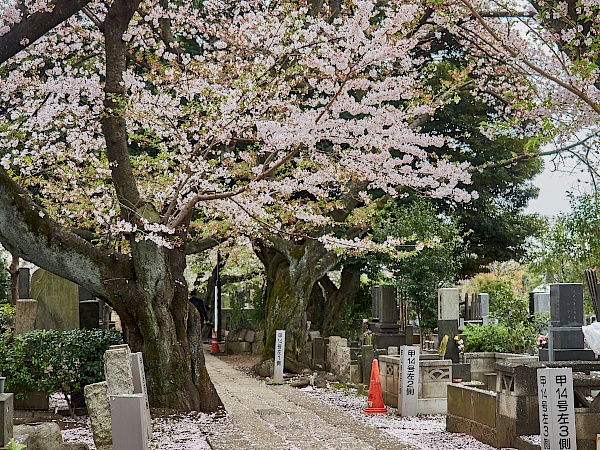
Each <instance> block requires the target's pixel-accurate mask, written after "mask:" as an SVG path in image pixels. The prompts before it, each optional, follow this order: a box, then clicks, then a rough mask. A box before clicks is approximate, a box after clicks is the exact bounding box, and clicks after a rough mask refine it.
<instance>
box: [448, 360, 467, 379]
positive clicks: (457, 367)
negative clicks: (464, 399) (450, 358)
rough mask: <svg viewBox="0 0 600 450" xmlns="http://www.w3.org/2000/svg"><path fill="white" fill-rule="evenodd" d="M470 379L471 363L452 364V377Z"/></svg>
mask: <svg viewBox="0 0 600 450" xmlns="http://www.w3.org/2000/svg"><path fill="white" fill-rule="evenodd" d="M457 378H458V379H461V380H462V381H471V364H469V363H464V364H452V379H457Z"/></svg>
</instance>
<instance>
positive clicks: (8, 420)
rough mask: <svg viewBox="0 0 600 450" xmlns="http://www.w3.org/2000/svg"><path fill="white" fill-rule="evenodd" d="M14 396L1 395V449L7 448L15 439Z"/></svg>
mask: <svg viewBox="0 0 600 450" xmlns="http://www.w3.org/2000/svg"><path fill="white" fill-rule="evenodd" d="M13 405H14V395H13V394H0V447H5V446H6V445H8V442H9V441H10V440H11V439H12V437H13V412H14V406H13Z"/></svg>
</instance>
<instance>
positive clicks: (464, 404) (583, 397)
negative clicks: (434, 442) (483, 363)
mask: <svg viewBox="0 0 600 450" xmlns="http://www.w3.org/2000/svg"><path fill="white" fill-rule="evenodd" d="M539 367H571V368H572V369H573V389H574V391H575V399H576V403H575V427H576V433H577V448H578V449H579V450H595V449H596V434H599V433H600V400H598V398H596V399H595V400H594V401H591V400H590V399H589V397H590V396H591V395H592V392H593V391H597V390H600V377H594V376H592V375H590V372H591V371H596V370H597V368H600V363H598V362H588V361H568V362H567V361H559V362H552V363H547V362H531V361H529V360H528V359H527V358H514V359H512V358H506V359H505V362H499V363H497V365H496V371H497V384H496V387H497V389H496V391H497V392H496V391H491V390H483V389H478V388H476V387H472V386H468V383H465V384H453V385H450V386H449V387H448V416H447V420H446V429H447V430H448V431H452V432H461V433H467V434H470V435H472V436H474V437H476V438H477V439H478V440H480V441H482V442H485V443H488V444H490V445H494V446H495V447H497V448H505V447H510V448H517V449H520V450H531V449H532V448H533V447H534V446H532V444H528V443H526V442H525V441H523V440H522V439H521V438H520V436H527V435H536V434H539V418H538V414H539V407H538V398H537V369H538V368H539ZM492 400H493V401H492ZM596 401H597V403H596ZM492 411H493V413H492ZM492 428H495V430H492ZM537 448H539V446H538V447H537Z"/></svg>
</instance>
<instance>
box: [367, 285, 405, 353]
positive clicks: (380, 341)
mask: <svg viewBox="0 0 600 450" xmlns="http://www.w3.org/2000/svg"><path fill="white" fill-rule="evenodd" d="M399 319H400V312H399V310H398V303H397V301H396V288H395V287H394V286H374V287H373V289H372V291H371V321H370V322H369V329H370V330H371V331H373V333H374V336H373V345H374V346H375V347H376V348H378V349H384V348H388V347H390V346H399V345H401V344H402V343H403V341H404V336H403V335H401V334H400V333H399V331H400V325H399V324H398V320H399Z"/></svg>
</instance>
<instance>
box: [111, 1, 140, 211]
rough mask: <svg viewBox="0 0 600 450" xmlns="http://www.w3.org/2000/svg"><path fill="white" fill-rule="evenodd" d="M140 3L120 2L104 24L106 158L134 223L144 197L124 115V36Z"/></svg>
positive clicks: (119, 194)
mask: <svg viewBox="0 0 600 450" xmlns="http://www.w3.org/2000/svg"><path fill="white" fill-rule="evenodd" d="M139 3H140V0H116V1H115V2H114V3H113V4H112V6H111V7H110V9H109V10H108V13H107V15H106V19H105V21H104V39H105V45H106V84H105V87H104V91H105V92H106V99H105V101H104V107H105V116H104V118H103V119H102V131H103V132H104V137H105V139H106V155H107V157H108V161H109V164H110V168H111V172H112V180H113V183H114V185H115V190H116V192H117V197H118V199H119V203H120V204H121V217H122V218H124V219H125V220H128V221H130V222H131V221H133V220H134V218H135V213H136V211H137V209H138V207H139V206H140V194H139V191H138V188H137V184H136V181H135V177H134V175H133V170H132V167H131V162H130V160H129V147H128V145H127V126H126V123H125V117H124V114H123V109H124V108H125V107H126V98H125V83H124V80H123V73H124V72H125V69H126V61H127V46H126V43H125V41H123V33H125V30H126V29H127V26H128V25H129V21H130V20H131V18H132V17H133V13H134V12H135V10H136V8H137V7H138V5H139Z"/></svg>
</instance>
